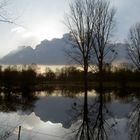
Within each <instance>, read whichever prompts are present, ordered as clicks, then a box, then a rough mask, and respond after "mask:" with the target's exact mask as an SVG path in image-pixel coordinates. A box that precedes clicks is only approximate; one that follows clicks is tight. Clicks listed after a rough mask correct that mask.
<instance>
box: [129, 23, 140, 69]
mask: <svg viewBox="0 0 140 140" xmlns="http://www.w3.org/2000/svg"><path fill="white" fill-rule="evenodd" d="M128 44H129V45H128V49H127V50H128V55H129V58H130V59H131V61H132V62H133V64H134V65H135V66H136V68H137V69H138V70H139V71H140V23H137V24H135V25H134V26H132V27H131V28H130V31H129V37H128Z"/></svg>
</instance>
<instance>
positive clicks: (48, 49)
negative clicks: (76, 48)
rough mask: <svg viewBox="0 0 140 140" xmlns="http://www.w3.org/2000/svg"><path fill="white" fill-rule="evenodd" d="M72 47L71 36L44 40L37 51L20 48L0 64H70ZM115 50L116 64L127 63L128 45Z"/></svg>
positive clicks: (29, 48) (28, 47) (0, 60)
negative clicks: (67, 51) (69, 53)
mask: <svg viewBox="0 0 140 140" xmlns="http://www.w3.org/2000/svg"><path fill="white" fill-rule="evenodd" d="M70 46H71V43H69V34H64V35H63V37H62V38H60V39H57V38H55V39H52V40H51V41H49V40H43V41H42V42H41V43H40V44H38V45H37V46H36V47H35V49H33V48H32V47H30V46H26V47H25V46H23V47H20V49H17V50H16V51H12V52H10V53H8V54H7V55H6V56H4V57H3V58H2V59H0V64H32V63H35V64H48V65H50V64H53V65H58V64H59V65H62V64H68V62H69V60H70V59H68V57H67V56H66V53H65V50H66V49H67V48H70ZM115 50H116V52H118V55H117V58H116V59H115V62H121V61H122V62H125V61H127V58H126V44H121V43H118V44H116V45H115Z"/></svg>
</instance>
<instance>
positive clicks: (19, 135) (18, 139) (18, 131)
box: [18, 126, 21, 140]
mask: <svg viewBox="0 0 140 140" xmlns="http://www.w3.org/2000/svg"><path fill="white" fill-rule="evenodd" d="M20 131H21V126H19V131H18V140H20Z"/></svg>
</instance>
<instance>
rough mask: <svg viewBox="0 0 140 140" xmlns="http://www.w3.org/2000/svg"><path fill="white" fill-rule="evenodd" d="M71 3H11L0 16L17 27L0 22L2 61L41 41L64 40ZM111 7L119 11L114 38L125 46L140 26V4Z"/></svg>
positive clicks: (135, 0) (120, 2)
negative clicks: (135, 28)
mask: <svg viewBox="0 0 140 140" xmlns="http://www.w3.org/2000/svg"><path fill="white" fill-rule="evenodd" d="M1 1H2V0H0V2H1ZM70 1H72V0H8V3H7V4H6V6H5V7H4V9H5V10H4V11H2V10H0V16H1V15H2V14H4V15H6V16H7V17H9V18H10V19H12V20H13V19H15V22H16V24H17V25H15V24H8V23H2V22H0V57H2V56H4V55H5V54H7V53H8V52H10V51H13V50H15V49H17V48H18V49H20V48H21V46H24V45H26V46H32V47H33V48H34V47H35V46H36V45H37V44H38V43H39V42H40V41H41V40H44V39H48V40H51V39H52V38H61V37H62V36H63V34H64V33H67V32H68V30H67V28H66V27H65V25H64V24H63V19H64V13H65V12H68V9H69V2H70ZM111 4H112V5H113V6H114V7H115V8H116V9H117V12H116V16H115V18H116V27H115V30H114V38H115V41H116V42H123V41H124V40H125V39H126V38H127V34H128V31H129V28H130V27H131V26H132V25H133V24H135V23H136V22H140V15H139V13H140V8H139V6H140V0H111Z"/></svg>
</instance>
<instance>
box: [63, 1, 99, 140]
mask: <svg viewBox="0 0 140 140" xmlns="http://www.w3.org/2000/svg"><path fill="white" fill-rule="evenodd" d="M95 7H96V0H74V2H73V3H71V4H70V13H69V14H66V16H65V25H66V26H67V27H68V29H69V31H70V38H71V40H72V41H71V42H72V48H70V49H68V51H67V54H68V55H69V56H70V57H71V58H72V59H73V60H74V61H75V62H78V64H80V65H81V66H82V67H83V71H84V75H83V77H84V88H85V94H84V111H83V112H84V113H83V122H82V125H81V126H80V129H79V131H78V135H77V137H78V139H85V140H86V139H87V140H90V136H91V133H90V126H89V119H88V99H87V97H88V95H87V94H88V92H87V90H88V78H87V77H88V69H89V64H90V59H91V50H92V37H93V29H94V24H95V21H96V15H95Z"/></svg>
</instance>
